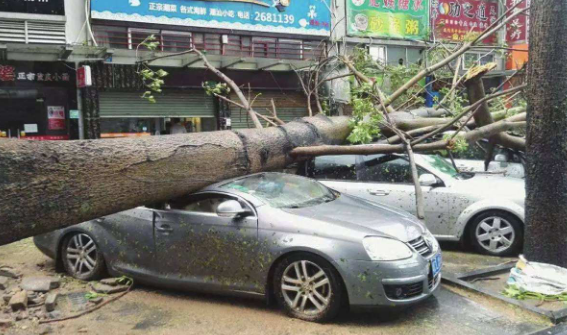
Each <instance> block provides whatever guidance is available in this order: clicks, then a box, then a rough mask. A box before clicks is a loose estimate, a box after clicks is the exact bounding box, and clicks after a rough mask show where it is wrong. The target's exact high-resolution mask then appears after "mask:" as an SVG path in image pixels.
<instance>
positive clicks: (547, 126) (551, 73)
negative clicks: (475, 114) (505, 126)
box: [524, 0, 567, 267]
mask: <svg viewBox="0 0 567 335" xmlns="http://www.w3.org/2000/svg"><path fill="white" fill-rule="evenodd" d="M566 17H567V1H565V0H561V1H557V0H536V1H532V9H531V11H530V23H531V25H530V48H529V54H530V62H529V64H528V84H529V87H528V91H527V92H528V95H527V96H528V110H527V122H528V126H527V137H526V140H527V141H526V142H527V164H526V190H527V197H526V206H525V208H526V231H525V239H524V241H525V245H524V252H525V254H526V257H527V258H528V260H533V261H539V262H545V263H552V264H555V265H559V266H563V267H567V131H566V129H567V98H566V97H567V59H566V55H567V39H566V38H565V36H567V20H565V18H566Z"/></svg>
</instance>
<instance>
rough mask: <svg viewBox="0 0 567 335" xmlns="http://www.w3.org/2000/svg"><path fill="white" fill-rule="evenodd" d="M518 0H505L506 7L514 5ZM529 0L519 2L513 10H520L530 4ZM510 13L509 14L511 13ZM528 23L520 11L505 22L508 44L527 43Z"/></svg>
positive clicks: (525, 16)
mask: <svg viewBox="0 0 567 335" xmlns="http://www.w3.org/2000/svg"><path fill="white" fill-rule="evenodd" d="M518 2H520V0H506V7H507V8H511V7H512V6H515V5H516V4H517V3H518ZM530 2H531V1H530V0H526V1H523V2H521V3H520V4H519V5H518V6H517V7H516V8H515V9H514V11H519V10H522V9H524V8H526V7H529V6H530ZM511 14H512V13H511ZM511 14H510V15H511ZM529 23H530V20H529V19H528V17H527V15H526V14H525V13H522V14H520V15H518V16H516V17H515V18H513V19H512V20H511V21H509V22H508V23H507V24H506V42H507V43H508V44H524V43H528V32H529Z"/></svg>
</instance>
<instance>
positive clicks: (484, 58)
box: [480, 54, 494, 65]
mask: <svg viewBox="0 0 567 335" xmlns="http://www.w3.org/2000/svg"><path fill="white" fill-rule="evenodd" d="M492 62H494V55H492V54H488V55H486V54H485V55H480V65H485V64H488V63H492Z"/></svg>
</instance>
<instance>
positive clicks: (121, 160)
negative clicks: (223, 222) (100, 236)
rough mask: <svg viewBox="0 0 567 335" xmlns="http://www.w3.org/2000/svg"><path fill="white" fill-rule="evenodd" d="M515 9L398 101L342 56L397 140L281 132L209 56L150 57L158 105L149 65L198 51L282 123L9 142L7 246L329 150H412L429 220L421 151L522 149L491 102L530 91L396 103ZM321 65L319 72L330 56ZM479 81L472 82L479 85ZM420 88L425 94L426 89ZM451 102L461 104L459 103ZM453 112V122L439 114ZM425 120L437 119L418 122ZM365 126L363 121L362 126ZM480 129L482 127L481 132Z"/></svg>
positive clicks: (328, 131)
mask: <svg viewBox="0 0 567 335" xmlns="http://www.w3.org/2000/svg"><path fill="white" fill-rule="evenodd" d="M516 6H517V4H516ZM512 10H513V8H511V9H509V10H508V11H507V12H506V13H505V14H504V15H502V16H501V17H500V18H499V19H498V20H497V21H495V22H494V23H492V24H491V25H490V26H489V27H488V28H487V29H486V30H485V31H484V32H482V33H481V34H479V35H478V36H476V37H474V38H472V39H470V40H468V39H467V41H463V42H462V43H461V44H460V45H457V46H455V49H454V51H453V52H451V53H450V55H449V56H447V57H445V58H444V59H443V60H440V61H438V62H434V63H432V65H431V66H428V67H425V68H423V69H421V70H420V71H419V72H418V73H416V74H415V75H414V76H413V77H412V78H410V79H409V80H408V81H407V83H405V84H403V85H402V86H400V87H398V88H397V89H395V90H394V91H393V93H391V94H389V95H388V94H386V93H384V91H383V90H382V88H381V87H379V85H377V80H376V78H375V76H372V74H371V73H370V74H369V73H365V71H366V69H365V68H364V67H360V66H358V65H357V64H355V62H353V61H352V59H351V57H350V56H346V55H342V56H334V59H337V60H340V61H341V62H342V64H344V65H346V67H347V68H348V69H349V71H350V73H348V74H346V75H341V77H345V76H352V77H354V78H355V80H356V81H357V83H358V84H359V86H360V87H362V88H365V90H361V91H359V93H360V97H361V99H366V101H367V105H366V107H365V110H367V111H368V113H367V115H369V116H370V118H371V119H372V118H374V120H377V119H380V121H379V122H378V123H376V124H375V125H376V129H379V130H382V131H383V132H382V134H381V135H388V136H391V137H390V138H388V139H387V142H386V143H384V144H361V145H354V146H341V145H339V144H342V142H344V141H345V139H346V138H347V136H349V132H350V131H351V129H352V126H353V123H352V120H350V121H351V122H350V124H349V119H348V118H346V117H338V118H327V117H324V116H318V117H314V118H307V119H303V121H300V122H292V123H289V124H286V125H283V126H278V125H280V124H281V121H279V120H278V118H277V109H276V106H275V105H274V106H273V117H271V118H270V117H267V118H266V117H264V116H260V114H258V113H256V112H255V111H254V109H253V104H254V100H253V99H252V98H251V97H250V93H249V96H248V98H247V97H246V96H245V95H244V94H243V93H242V91H241V89H240V88H239V87H238V86H236V84H235V83H234V82H233V81H232V80H231V79H230V78H228V77H227V76H226V75H224V74H223V73H222V72H221V71H220V70H218V69H216V68H215V67H214V66H212V65H211V64H210V63H209V62H207V58H206V56H205V55H204V54H202V53H200V52H199V51H198V50H194V49H192V50H188V51H184V52H182V53H177V54H168V55H163V56H152V57H149V58H147V59H146V60H141V61H140V62H139V63H138V64H139V66H140V70H139V73H140V75H143V76H144V75H145V76H146V77H145V78H146V86H147V87H148V89H150V90H151V91H147V92H146V93H147V94H146V93H144V96H146V97H147V98H150V99H153V96H152V95H151V94H152V92H160V91H161V84H162V83H163V80H162V79H161V78H163V76H165V75H167V73H166V72H165V71H158V72H154V71H153V70H152V69H151V68H150V67H149V63H150V62H152V61H154V60H157V59H159V58H162V57H171V56H173V55H181V54H187V53H196V54H197V55H198V57H199V58H200V59H201V60H203V62H204V64H205V67H206V68H208V69H209V70H210V71H212V72H213V73H215V74H216V75H217V76H218V77H219V78H220V79H221V80H222V81H223V82H224V83H225V84H226V85H227V86H228V87H230V88H231V89H232V90H233V91H235V92H237V93H238V94H237V95H238V98H239V102H236V101H232V100H229V99H228V98H227V97H224V96H223V95H222V94H218V93H214V92H213V93H214V95H215V96H216V97H218V98H219V99H223V100H225V101H227V102H229V103H232V104H235V105H237V106H240V107H241V108H243V109H245V110H246V111H247V112H248V113H249V115H250V117H251V118H252V119H253V120H255V121H254V124H255V125H256V127H257V128H261V127H262V125H261V124H260V122H259V119H258V117H262V118H263V120H264V121H266V122H267V123H268V124H270V125H273V126H277V127H269V128H266V129H256V130H243V131H237V132H231V131H224V132H214V133H198V134H188V135H181V136H165V137H152V138H144V139H120V140H118V139H117V140H104V141H82V142H81V141H76V142H75V141H71V142H28V141H15V140H5V141H0V213H2V215H0V244H5V243H9V242H12V241H16V240H18V239H21V238H24V237H28V236H33V235H37V234H40V233H43V232H48V231H51V230H54V229H58V228H63V227H65V226H69V225H72V224H76V223H79V222H82V221H85V220H89V219H94V218H97V217H100V216H104V215H108V214H112V213H115V212H118V211H121V210H126V209H129V208H133V207H135V206H139V205H144V204H149V203H153V202H158V201H163V200H167V199H170V198H172V197H176V196H179V195H182V194H185V193H187V192H191V191H195V190H197V189H199V188H202V187H204V186H207V185H209V184H212V183H214V182H217V181H220V180H223V179H226V178H231V177H235V176H241V175H245V174H249V173H254V172H259V171H267V170H274V169H281V168H284V167H285V166H286V165H288V164H290V163H292V162H294V161H297V160H301V159H305V158H307V157H308V156H314V155H325V154H353V153H358V154H373V153H393V152H397V153H403V152H405V153H407V154H408V156H409V159H410V162H411V166H412V170H413V173H412V176H413V179H414V184H415V187H416V203H417V205H418V211H417V212H418V216H423V215H420V213H422V212H423V207H422V201H421V200H420V199H421V198H422V196H421V194H420V191H421V188H420V186H419V183H418V181H417V173H416V171H417V170H416V167H415V164H414V160H413V152H422V151H431V150H441V149H451V148H452V147H453V145H454V143H455V141H456V140H455V136H456V135H457V134H459V133H460V136H462V137H463V138H464V139H465V140H468V141H471V142H474V141H477V140H479V139H480V138H483V137H484V138H489V139H491V141H493V142H494V143H501V144H502V142H504V141H507V142H508V143H506V144H507V145H515V146H516V147H522V146H523V140H522V139H518V138H513V137H511V136H508V135H507V134H504V132H506V131H508V130H511V129H517V128H525V122H524V120H525V115H522V114H519V115H516V116H512V117H508V118H506V115H507V113H508V111H500V110H499V111H497V112H492V113H491V112H490V111H489V110H488V106H487V102H488V101H489V100H491V99H495V98H497V97H500V96H506V95H509V94H514V95H515V94H516V93H518V92H519V91H520V90H522V89H523V86H518V87H515V88H512V89H509V90H507V91H502V92H497V93H493V94H490V95H488V96H485V95H484V89H483V87H482V85H481V84H482V81H481V80H480V77H482V75H483V74H484V72H485V71H480V72H479V73H478V76H479V77H478V78H476V77H475V76H473V77H474V78H476V84H475V85H473V86H474V87H472V88H471V89H469V95H470V96H472V99H471V100H470V103H471V104H470V105H469V106H468V107H466V108H465V109H463V110H461V111H460V112H453V111H450V110H448V109H446V110H445V111H442V110H440V108H441V106H440V105H441V103H440V104H439V106H437V107H436V108H434V110H432V111H427V110H425V111H421V112H419V113H400V112H399V111H397V110H396V109H398V108H399V109H400V110H402V109H404V110H407V109H409V108H408V104H407V101H406V102H402V103H401V104H398V105H396V104H395V102H396V100H398V99H400V97H402V96H404V94H406V93H405V92H406V91H408V90H410V89H411V91H412V92H413V89H414V88H415V85H416V84H417V83H418V82H419V81H420V80H422V79H423V78H424V77H425V76H427V75H430V74H432V73H433V72H434V71H436V70H439V69H441V68H443V67H446V66H449V64H450V62H451V61H452V60H456V59H458V58H459V57H462V55H463V54H464V53H465V52H466V51H468V50H470V48H471V47H473V46H474V45H475V44H476V43H477V42H478V41H480V40H482V39H483V38H485V37H487V36H489V35H491V34H493V33H495V32H497V31H498V30H499V29H501V28H503V27H504V26H505V24H506V23H507V22H509V21H510V20H512V19H513V18H514V17H516V16H518V15H520V14H521V13H523V12H525V11H526V9H523V10H518V11H516V12H512ZM148 41H149V40H148ZM156 43H157V42H150V43H147V46H150V47H152V46H157V45H156ZM320 62H321V63H320V64H319V65H317V66H316V71H319V70H320V69H321V67H322V65H321V64H325V63H327V62H329V60H321V61H320ZM488 70H489V69H488ZM488 70H487V71H488ZM455 73H457V72H455ZM309 78H310V79H309V82H308V83H305V84H304V88H305V91H306V95H307V97H308V100H309V97H310V96H311V95H315V99H314V101H315V102H316V106H317V110H318V111H319V112H322V111H323V107H322V103H321V101H319V95H318V94H319V93H318V92H319V90H318V85H320V84H322V83H323V82H325V81H327V80H329V78H319V74H318V73H314V74H313V75H311V76H309ZM456 78H457V75H456V74H455V77H454V79H453V84H452V88H451V92H450V94H448V96H455V92H456V90H457V86H458V85H460V84H461V83H462V82H463V79H465V78H461V79H459V80H456ZM471 79H472V78H468V79H467V80H470V81H471V82H472V80H471ZM466 82H467V81H465V83H466ZM249 92H250V90H249ZM415 92H421V89H419V90H416V91H415ZM412 94H414V93H412ZM414 95H415V94H414ZM154 100H155V99H154ZM411 100H417V99H414V98H413V97H409V99H408V101H411ZM444 100H445V99H444ZM410 105H413V104H410ZM451 106H454V103H453V102H451ZM518 112H519V111H518ZM445 114H449V116H446V117H440V116H442V115H445ZM419 115H421V116H427V117H429V116H433V118H430V119H429V118H426V117H423V118H420V117H416V116H419ZM398 116H399V118H398ZM408 116H409V117H410V118H411V120H410V119H408ZM278 121H279V122H278ZM356 127H357V125H356V124H355V125H354V129H355V130H356ZM474 127H477V128H476V129H472V128H474ZM455 129H456V133H455V135H453V137H451V138H450V139H444V140H441V141H434V142H433V143H422V142H423V141H425V140H426V139H432V138H433V136H435V135H436V134H441V133H442V132H443V131H444V130H455ZM353 132H354V131H353ZM351 135H352V134H351ZM414 136H420V137H418V138H415V137H414ZM397 143H401V144H397ZM420 203H421V207H420ZM420 208H421V210H420Z"/></svg>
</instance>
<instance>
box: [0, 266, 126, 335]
mask: <svg viewBox="0 0 567 335" xmlns="http://www.w3.org/2000/svg"><path fill="white" fill-rule="evenodd" d="M68 281H69V278H66V277H65V276H64V275H62V276H60V278H59V277H56V276H22V275H21V274H19V273H18V271H16V270H15V269H14V268H11V267H7V266H0V297H1V299H0V333H3V330H4V329H7V328H10V327H14V326H16V324H19V326H17V327H19V328H20V329H27V328H29V327H30V326H32V325H36V326H39V324H42V323H47V322H53V321H58V320H63V319H68V318H74V317H77V316H79V315H83V314H86V313H89V312H90V311H93V310H96V309H98V308H100V307H102V306H103V305H105V304H107V303H110V302H112V301H113V300H115V299H117V298H119V297H120V296H122V295H124V294H125V293H126V292H128V291H129V290H130V288H131V287H132V280H131V279H130V278H127V277H120V278H107V279H103V280H101V281H100V282H91V283H86V282H80V281H77V282H76V283H75V284H73V285H72V287H70V288H67V289H64V286H65V283H68ZM87 285H88V286H87ZM89 287H90V288H92V290H94V292H93V291H90V290H89V289H88V288H89ZM69 290H71V291H72V292H69ZM119 292H121V294H120V295H115V296H111V294H114V293H119ZM107 297H108V298H107ZM74 298H81V299H80V300H82V301H84V304H82V305H81V306H80V307H81V308H80V310H76V309H73V308H71V309H69V308H66V307H68V306H60V305H62V304H63V305H68V303H67V304H65V303H63V302H69V301H71V300H73V299H74ZM74 300H77V299H74ZM62 301H63V302H62ZM75 305H76V304H75ZM75 307H77V306H75ZM77 312H79V314H77ZM20 323H21V324H20ZM86 331H87V330H86V329H83V330H82V332H86ZM53 332H54V331H53V329H52V328H51V327H49V326H42V327H41V328H39V334H42V335H43V334H51V333H53ZM79 332H81V331H79Z"/></svg>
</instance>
